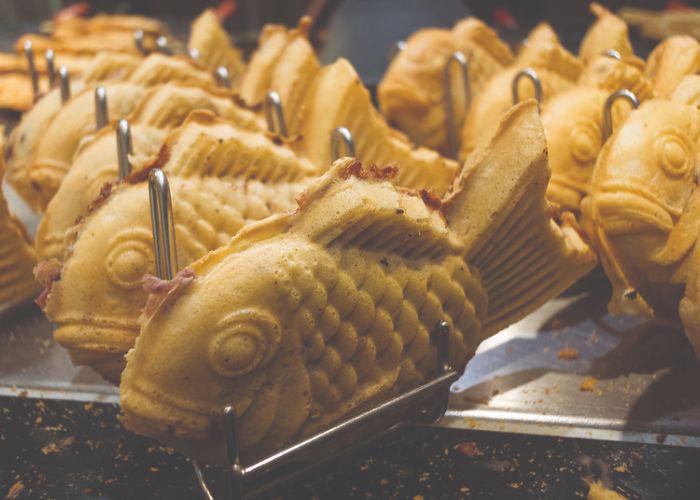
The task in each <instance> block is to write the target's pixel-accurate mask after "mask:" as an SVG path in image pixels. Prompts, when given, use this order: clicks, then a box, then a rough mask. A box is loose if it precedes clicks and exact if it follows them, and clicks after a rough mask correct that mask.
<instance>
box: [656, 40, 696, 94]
mask: <svg viewBox="0 0 700 500" xmlns="http://www.w3.org/2000/svg"><path fill="white" fill-rule="evenodd" d="M698 72H700V43H699V42H698V41H697V40H696V39H695V38H693V37H690V36H672V37H669V38H667V39H666V40H664V41H663V42H661V43H660V44H658V45H657V46H656V47H655V48H654V50H652V51H651V54H649V57H648V58H647V66H646V75H647V77H648V78H650V79H651V81H652V82H653V84H654V91H655V92H656V95H657V96H658V97H663V98H665V97H669V96H670V95H671V94H672V93H673V91H674V90H675V88H676V87H677V86H678V84H679V83H680V82H681V80H682V79H683V78H684V77H685V76H686V75H694V74H696V73H698Z"/></svg>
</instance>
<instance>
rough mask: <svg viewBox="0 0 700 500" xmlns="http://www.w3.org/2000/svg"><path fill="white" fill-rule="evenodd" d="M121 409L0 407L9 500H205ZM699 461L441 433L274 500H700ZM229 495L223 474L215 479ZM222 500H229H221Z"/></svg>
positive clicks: (341, 466)
mask: <svg viewBox="0 0 700 500" xmlns="http://www.w3.org/2000/svg"><path fill="white" fill-rule="evenodd" d="M117 413H118V408H117V407H116V406H115V405H106V404H97V403H82V402H67V401H54V400H36V399H29V398H22V397H18V398H8V397H3V398H0V498H6V496H7V495H8V493H10V492H11V491H14V492H18V494H17V496H16V497H11V496H10V498H44V497H46V498H81V499H90V498H113V499H117V498H203V497H202V495H201V492H200V491H199V487H198V485H197V483H196V480H195V476H194V473H193V471H192V468H191V466H190V464H189V463H187V460H186V459H184V458H183V457H182V456H180V455H179V454H177V453H176V452H174V451H172V450H168V449H164V448H162V447H161V446H159V445H158V444H157V442H155V441H153V440H151V439H146V438H142V437H138V436H135V435H133V434H131V433H130V432H128V431H126V430H125V429H124V428H122V426H121V424H120V423H119V422H118V421H117V419H116V415H117ZM699 470H700V450H697V449H689V448H678V447H669V446H662V445H642V444H636V443H617V442H605V441H593V440H583V439H560V438H550V437H537V436H525V435H516V434H506V433H490V432H483V431H459V430H450V429H439V428H431V427H412V428H407V429H404V430H403V431H400V432H398V433H396V434H393V435H391V436H389V437H386V438H383V439H382V440H380V441H378V442H375V443H374V444H371V445H368V446H365V447H363V448H360V449H358V450H356V451H354V452H352V453H350V454H348V455H346V456H344V457H342V458H340V459H337V460H335V461H333V462H331V463H329V464H326V465H325V466H323V468H322V469H320V470H317V471H314V472H311V473H307V474H306V475H304V476H302V477H301V478H299V479H296V480H293V481H292V482H290V483H287V484H285V485H282V486H280V487H277V488H276V489H274V490H272V491H270V492H267V493H266V494H265V496H264V497H265V498H318V499H325V498H329V499H330V498H334V499H335V498H413V499H429V498H465V497H471V498H498V499H504V498H552V499H566V498H586V496H587V493H588V485H587V483H586V479H593V480H598V481H602V482H603V483H604V484H605V485H607V487H609V488H611V489H613V490H615V491H617V492H619V493H621V494H623V495H625V496H626V497H628V498H630V499H657V498H658V499H661V498H673V499H684V498H697V493H698V491H700V474H698V472H697V471H699ZM206 474H207V476H208V477H210V478H211V480H212V483H213V485H214V488H215V490H217V491H219V492H222V491H223V490H222V486H223V481H222V480H221V478H222V475H221V471H220V470H208V471H207V472H206ZM222 497H223V496H222V495H219V497H218V498H222Z"/></svg>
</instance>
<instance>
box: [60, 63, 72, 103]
mask: <svg viewBox="0 0 700 500" xmlns="http://www.w3.org/2000/svg"><path fill="white" fill-rule="evenodd" d="M58 84H59V86H60V88H61V102H62V103H65V102H66V101H67V100H68V99H70V75H69V73H68V68H66V67H65V66H63V65H61V66H60V67H59V68H58Z"/></svg>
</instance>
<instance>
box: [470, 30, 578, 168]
mask: <svg viewBox="0 0 700 500" xmlns="http://www.w3.org/2000/svg"><path fill="white" fill-rule="evenodd" d="M525 68H531V69H534V70H535V72H536V73H537V75H538V77H539V78H540V81H541V83H542V94H543V99H544V102H546V101H547V100H549V99H550V98H552V97H553V96H555V95H556V94H558V93H560V92H563V91H565V90H568V89H570V88H572V87H573V86H574V85H575V84H576V81H577V80H578V78H579V75H580V74H581V70H582V69H583V68H582V65H581V62H580V61H579V60H578V59H577V58H576V57H575V56H574V55H572V54H571V53H570V52H568V51H567V50H566V49H565V48H564V47H562V46H561V45H560V44H558V43H551V42H550V41H547V40H544V41H540V42H537V40H535V41H533V42H528V43H527V45H525V46H523V48H522V50H521V51H520V53H519V54H518V57H517V59H516V60H515V62H514V63H513V64H512V65H511V66H509V67H508V68H506V69H504V70H502V71H501V72H499V73H498V74H496V75H495V76H494V77H493V78H491V79H490V80H489V81H488V82H487V83H486V85H485V86H484V88H483V89H482V90H481V92H479V93H478V94H476V96H474V98H473V99H472V102H471V105H470V107H469V110H468V111H467V117H466V120H465V122H464V127H463V128H462V135H461V145H460V155H459V156H460V158H462V159H464V158H466V157H467V156H468V155H469V153H471V151H472V150H473V148H474V145H475V144H476V141H477V140H478V138H479V136H480V135H485V136H487V137H488V135H489V134H490V133H492V131H493V127H495V125H496V124H497V123H498V117H499V116H500V115H501V114H502V113H503V112H505V111H506V110H507V109H508V108H509V107H510V106H511V105H512V104H513V97H512V91H511V89H512V83H513V78H514V77H515V75H516V74H517V73H518V72H520V71H521V70H523V69H525ZM518 89H519V96H520V100H523V99H527V98H530V97H534V95H535V91H534V87H533V84H532V82H530V81H529V80H527V79H525V78H523V79H521V80H520V82H519V84H518Z"/></svg>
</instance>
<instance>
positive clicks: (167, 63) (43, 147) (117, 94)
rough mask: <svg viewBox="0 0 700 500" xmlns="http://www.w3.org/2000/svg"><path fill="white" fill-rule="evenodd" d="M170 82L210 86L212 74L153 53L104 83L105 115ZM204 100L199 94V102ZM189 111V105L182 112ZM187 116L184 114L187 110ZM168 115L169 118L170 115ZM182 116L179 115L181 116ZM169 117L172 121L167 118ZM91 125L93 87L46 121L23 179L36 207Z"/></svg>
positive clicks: (122, 112)
mask: <svg viewBox="0 0 700 500" xmlns="http://www.w3.org/2000/svg"><path fill="white" fill-rule="evenodd" d="M168 81H178V82H182V83H192V84H196V85H203V86H206V87H213V85H214V82H213V77H212V76H211V75H210V74H209V73H207V72H205V71H203V70H201V69H198V68H197V67H195V66H194V65H193V64H192V63H191V61H189V60H187V59H185V58H180V57H168V56H164V55H162V54H152V55H150V56H149V57H147V58H146V59H144V60H143V62H142V63H141V64H140V65H139V66H138V67H137V68H135V69H134V70H133V71H132V72H131V73H130V74H129V75H128V77H127V78H126V80H125V81H123V82H119V83H110V84H106V85H105V89H106V91H107V106H108V115H109V116H110V117H111V118H113V119H114V118H118V117H124V116H128V115H129V114H130V113H131V112H132V111H133V110H134V109H135V108H136V106H137V105H138V104H139V102H140V101H141V100H142V99H143V97H144V96H145V95H146V93H147V91H148V88H149V87H151V86H154V85H157V84H160V83H164V82H168ZM204 101H206V99H201V100H200V101H199V102H200V105H201V103H202V102H204ZM158 110H159V111H161V110H162V111H168V112H169V113H170V114H171V115H172V114H173V113H174V114H175V118H177V112H178V110H177V109H176V108H175V107H171V106H164V107H161V108H159V109H158ZM190 110H191V108H190V109H187V110H185V111H186V112H189V111H190ZM185 115H186V113H185ZM170 118H172V117H170ZM184 118H185V116H180V118H179V119H180V121H182V120H183V119H184ZM171 121H172V120H171ZM94 132H96V130H95V105H94V89H93V88H92V87H89V88H86V89H84V90H83V91H82V92H80V93H79V94H77V95H75V96H73V97H72V98H71V99H70V101H68V102H67V103H66V104H65V105H63V106H62V107H61V109H60V110H59V111H58V112H57V113H56V114H55V116H54V117H53V118H52V119H51V121H50V122H49V123H48V125H47V127H46V129H45V130H44V132H43V134H42V136H41V138H40V140H39V141H38V142H37V144H36V147H35V149H34V151H33V152H32V160H31V163H30V164H29V165H28V166H27V167H26V178H27V179H28V184H29V187H30V189H31V195H30V196H29V197H28V200H27V202H28V203H29V204H30V205H31V206H32V207H33V208H34V209H35V210H37V211H44V210H45V209H46V206H47V204H48V202H49V201H50V200H51V198H52V197H53V195H54V194H55V193H56V191H57V190H58V187H59V186H60V184H61V182H62V180H63V177H64V175H65V173H66V172H67V171H68V169H69V167H70V164H71V162H72V161H73V157H74V155H75V153H76V151H77V149H78V146H79V145H80V143H81V141H84V140H86V136H89V135H92V134H93V133H94Z"/></svg>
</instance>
